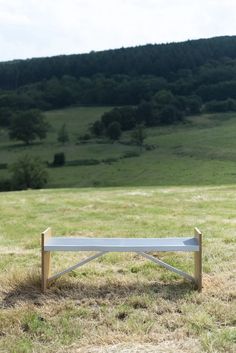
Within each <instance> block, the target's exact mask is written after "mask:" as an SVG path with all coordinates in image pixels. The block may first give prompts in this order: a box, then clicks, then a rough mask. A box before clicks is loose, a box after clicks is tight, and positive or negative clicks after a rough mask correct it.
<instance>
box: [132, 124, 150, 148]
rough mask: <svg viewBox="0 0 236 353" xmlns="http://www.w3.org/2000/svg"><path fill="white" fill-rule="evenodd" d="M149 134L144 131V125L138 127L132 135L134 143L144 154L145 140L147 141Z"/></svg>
mask: <svg viewBox="0 0 236 353" xmlns="http://www.w3.org/2000/svg"><path fill="white" fill-rule="evenodd" d="M146 137H147V134H146V131H145V130H144V126H143V125H138V126H137V127H136V128H135V130H134V131H133V133H132V134H131V138H132V141H133V142H134V143H135V144H136V145H137V146H139V147H140V152H142V149H143V143H144V140H145V139H146Z"/></svg>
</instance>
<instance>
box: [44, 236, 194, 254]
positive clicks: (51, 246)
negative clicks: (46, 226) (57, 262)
mask: <svg viewBox="0 0 236 353" xmlns="http://www.w3.org/2000/svg"><path fill="white" fill-rule="evenodd" d="M44 250H45V251H54V250H55V251H111V252H123V251H124V252H126V251H127V252H130V251H134V252H139V251H199V245H198V241H197V239H196V238H74V237H73V238H70V237H53V238H49V239H48V240H47V242H46V245H45V247H44Z"/></svg>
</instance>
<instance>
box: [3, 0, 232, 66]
mask: <svg viewBox="0 0 236 353" xmlns="http://www.w3.org/2000/svg"><path fill="white" fill-rule="evenodd" d="M234 34H236V0H0V61H5V60H11V59H21V58H31V57H41V56H52V55H59V54H77V53H85V52H90V51H92V50H95V51H98V50H105V49H114V48H120V47H128V46H136V45H143V44H147V43H152V44H154V43H166V42H177V41H183V40H187V39H198V38H209V37H214V36H222V35H234Z"/></svg>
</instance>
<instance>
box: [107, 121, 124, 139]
mask: <svg viewBox="0 0 236 353" xmlns="http://www.w3.org/2000/svg"><path fill="white" fill-rule="evenodd" d="M107 136H108V137H109V138H110V139H111V140H113V141H115V140H119V138H120V136H121V128H120V123H118V122H117V121H114V122H113V123H111V124H110V125H109V126H108V129H107Z"/></svg>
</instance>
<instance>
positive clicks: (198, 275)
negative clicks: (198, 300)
mask: <svg viewBox="0 0 236 353" xmlns="http://www.w3.org/2000/svg"><path fill="white" fill-rule="evenodd" d="M194 237H195V238H196V239H197V240H198V244H199V251H197V252H195V253H194V278H195V283H196V287H197V289H198V291H199V292H201V291H202V233H201V232H200V230H199V229H198V228H194Z"/></svg>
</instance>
